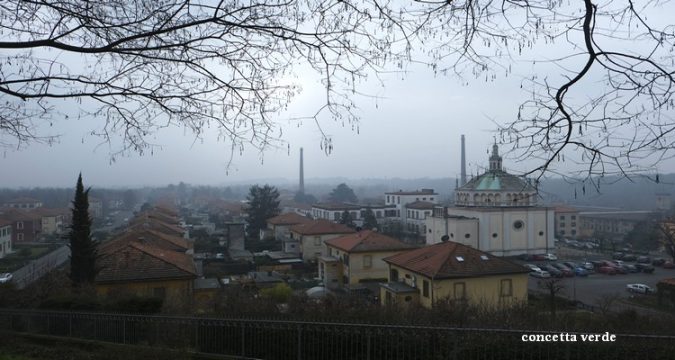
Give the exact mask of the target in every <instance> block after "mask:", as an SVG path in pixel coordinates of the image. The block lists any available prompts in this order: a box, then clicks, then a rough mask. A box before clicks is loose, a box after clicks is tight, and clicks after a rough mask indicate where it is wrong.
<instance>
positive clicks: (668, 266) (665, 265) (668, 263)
mask: <svg viewBox="0 0 675 360" xmlns="http://www.w3.org/2000/svg"><path fill="white" fill-rule="evenodd" d="M663 268H664V269H675V264H673V262H672V261H665V262H664V263H663Z"/></svg>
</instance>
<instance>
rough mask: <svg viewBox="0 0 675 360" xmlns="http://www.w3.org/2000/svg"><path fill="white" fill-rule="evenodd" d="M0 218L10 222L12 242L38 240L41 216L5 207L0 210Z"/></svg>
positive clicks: (20, 242) (19, 242)
mask: <svg viewBox="0 0 675 360" xmlns="http://www.w3.org/2000/svg"><path fill="white" fill-rule="evenodd" d="M0 220H5V221H7V222H9V223H11V224H12V244H14V245H17V244H22V243H30V242H36V241H38V240H40V231H41V229H42V217H40V216H39V215H36V214H33V213H30V212H28V211H25V210H20V209H16V208H7V209H2V210H0Z"/></svg>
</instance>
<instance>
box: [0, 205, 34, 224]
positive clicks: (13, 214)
mask: <svg viewBox="0 0 675 360" xmlns="http://www.w3.org/2000/svg"><path fill="white" fill-rule="evenodd" d="M0 218H2V219H5V220H8V221H11V222H16V221H37V220H40V219H42V217H41V216H40V215H38V214H34V213H32V212H28V211H25V210H22V209H15V208H7V209H2V210H0Z"/></svg>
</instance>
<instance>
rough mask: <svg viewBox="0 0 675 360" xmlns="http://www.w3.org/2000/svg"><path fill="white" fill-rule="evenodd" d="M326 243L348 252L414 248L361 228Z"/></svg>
mask: <svg viewBox="0 0 675 360" xmlns="http://www.w3.org/2000/svg"><path fill="white" fill-rule="evenodd" d="M326 245H330V246H332V247H335V248H338V249H340V250H342V251H346V252H350V253H354V252H370V251H396V250H409V249H412V248H414V246H412V245H409V244H406V243H404V242H402V241H400V240H398V239H394V238H393V237H390V236H387V235H384V234H381V233H378V232H375V231H372V230H363V231H359V232H357V233H355V234H349V235H343V236H340V237H337V238H334V239H330V240H326Z"/></svg>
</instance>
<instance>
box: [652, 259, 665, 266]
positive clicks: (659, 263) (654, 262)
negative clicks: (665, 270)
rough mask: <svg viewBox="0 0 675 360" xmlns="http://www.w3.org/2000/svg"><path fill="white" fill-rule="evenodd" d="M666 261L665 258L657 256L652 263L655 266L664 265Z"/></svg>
mask: <svg viewBox="0 0 675 360" xmlns="http://www.w3.org/2000/svg"><path fill="white" fill-rule="evenodd" d="M664 262H666V259H664V258H656V259H654V260H652V265H654V266H663V263H664Z"/></svg>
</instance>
